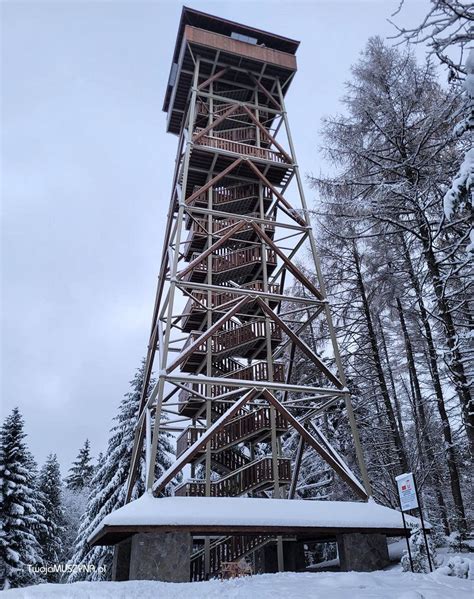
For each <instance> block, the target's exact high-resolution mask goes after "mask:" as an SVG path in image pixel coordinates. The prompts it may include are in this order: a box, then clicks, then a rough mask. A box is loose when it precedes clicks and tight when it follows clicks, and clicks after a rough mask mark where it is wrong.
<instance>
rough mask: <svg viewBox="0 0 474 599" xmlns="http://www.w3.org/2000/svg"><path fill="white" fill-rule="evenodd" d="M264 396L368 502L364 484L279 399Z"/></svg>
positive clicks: (265, 390)
mask: <svg viewBox="0 0 474 599" xmlns="http://www.w3.org/2000/svg"><path fill="white" fill-rule="evenodd" d="M262 395H263V396H264V397H265V399H266V400H267V401H268V402H269V403H270V404H271V405H272V406H274V407H275V409H276V410H277V411H278V412H279V413H280V414H281V415H282V416H283V418H284V419H285V420H287V421H288V422H289V424H290V425H291V426H292V427H293V428H294V429H295V430H296V431H297V432H298V433H299V434H300V435H301V437H302V438H303V439H304V441H305V443H306V444H307V445H309V446H311V447H312V448H313V449H315V450H316V451H317V452H318V453H319V455H320V456H321V457H322V458H323V460H324V461H325V462H327V463H328V464H329V466H331V468H332V469H333V470H334V471H335V472H336V473H337V474H338V475H339V476H340V477H341V478H342V480H343V481H344V482H345V483H346V484H347V485H348V486H349V487H350V488H351V489H352V490H353V491H355V493H357V495H358V496H359V497H361V498H362V499H365V500H367V499H368V495H367V493H366V492H365V489H364V487H363V486H362V484H361V483H360V482H359V481H358V480H357V478H356V477H355V475H354V474H353V473H352V472H351V470H350V469H349V467H348V466H346V467H345V468H343V467H342V466H341V464H340V463H339V461H337V460H335V459H334V457H333V456H332V455H331V454H330V453H329V452H328V451H327V449H326V448H325V447H323V445H321V443H319V441H318V440H317V439H316V438H315V437H314V436H313V435H312V434H311V433H310V432H309V431H308V430H307V429H306V428H305V427H304V426H303V425H302V424H301V423H300V422H299V421H298V420H297V419H296V418H295V417H294V416H293V415H292V414H290V412H289V411H288V410H287V409H286V408H285V407H284V406H283V405H282V404H281V403H280V402H279V401H278V399H277V398H276V397H275V396H274V395H273V394H272V393H270V391H268V389H264V390H263V392H262Z"/></svg>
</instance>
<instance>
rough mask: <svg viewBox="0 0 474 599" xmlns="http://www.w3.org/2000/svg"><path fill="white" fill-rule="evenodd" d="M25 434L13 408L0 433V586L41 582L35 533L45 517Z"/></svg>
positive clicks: (39, 556)
mask: <svg viewBox="0 0 474 599" xmlns="http://www.w3.org/2000/svg"><path fill="white" fill-rule="evenodd" d="M25 437H26V433H25V432H24V421H23V417H22V415H21V414H20V411H19V410H18V408H14V409H13V411H12V413H11V414H10V415H9V416H7V418H6V419H5V421H4V424H3V426H2V430H1V433H0V515H1V517H0V587H1V588H3V589H7V588H10V587H19V586H26V585H30V584H35V583H37V582H41V578H40V576H38V574H37V573H36V572H35V571H34V568H37V567H38V566H40V565H41V564H42V561H43V560H42V555H41V554H42V552H41V547H40V544H39V543H38V538H37V534H38V531H41V530H42V529H43V528H44V525H43V523H44V520H43V517H42V515H41V510H42V505H41V503H40V502H39V500H38V498H37V495H36V488H35V479H34V475H35V464H34V461H33V458H32V456H31V454H30V453H29V451H28V449H27V447H26V444H25V441H24V438H25ZM32 568H33V569H32Z"/></svg>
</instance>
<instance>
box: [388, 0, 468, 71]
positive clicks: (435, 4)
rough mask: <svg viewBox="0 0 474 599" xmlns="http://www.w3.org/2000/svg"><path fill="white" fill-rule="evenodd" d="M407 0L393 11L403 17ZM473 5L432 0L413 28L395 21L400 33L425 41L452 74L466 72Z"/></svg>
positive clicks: (411, 40)
mask: <svg viewBox="0 0 474 599" xmlns="http://www.w3.org/2000/svg"><path fill="white" fill-rule="evenodd" d="M405 6H406V5H405V0H401V2H400V5H399V7H398V10H397V11H396V13H395V14H394V15H393V16H394V17H395V16H397V20H398V19H400V21H401V20H402V18H403V15H404V11H403V8H404V7H405ZM473 22H474V7H473V5H472V3H469V2H466V1H465V0H430V3H429V6H428V11H427V13H426V15H425V17H424V18H423V20H422V22H421V23H419V25H417V26H415V27H411V28H406V27H403V26H402V25H398V24H396V23H394V25H395V27H396V28H397V30H398V33H399V36H400V37H402V38H404V39H405V40H406V41H407V42H409V43H412V44H426V45H427V46H428V49H429V52H430V54H433V55H435V56H436V57H437V58H438V59H439V61H440V62H441V63H442V64H444V65H446V66H447V67H448V69H449V78H450V79H451V80H452V79H455V78H457V77H462V75H463V74H465V70H464V68H463V64H464V61H465V58H466V56H467V54H468V52H469V47H470V45H471V43H472V41H473V40H474V31H473V26H472V23H473Z"/></svg>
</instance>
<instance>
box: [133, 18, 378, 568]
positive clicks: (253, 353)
mask: <svg viewBox="0 0 474 599" xmlns="http://www.w3.org/2000/svg"><path fill="white" fill-rule="evenodd" d="M298 44H299V43H298V42H296V41H294V40H291V39H287V38H285V37H281V36H278V35H275V34H272V33H267V32H264V31H260V30H258V29H254V28H251V27H247V26H244V25H241V24H238V23H233V22H230V21H226V20H224V19H220V18H217V17H214V16H211V15H208V14H204V13H201V12H198V11H196V10H193V9H188V8H184V9H183V12H182V17H181V21H180V24H179V30H178V37H177V41H176V47H175V50H174V54H173V61H172V66H171V72H170V76H169V82H168V87H167V91H166V97H165V101H164V106H163V110H164V111H165V112H166V113H167V130H168V132H170V133H173V134H175V135H176V136H177V137H178V150H177V154H176V166H175V171H174V176H173V182H172V186H171V200H170V204H169V212H168V219H167V222H166V230H165V235H164V245H163V253H162V259H161V264H160V271H159V280H158V289H157V294H156V301H155V307H154V311H153V318H152V325H151V335H150V341H149V345H148V355H147V360H146V372H145V384H144V387H143V388H144V389H146V388H147V387H148V382H149V380H150V377H151V372H152V369H153V370H154V372H155V373H156V375H157V377H158V378H157V383H156V386H155V387H154V389H153V392H152V393H151V395H150V396H149V397H146V396H145V395H144V394H143V395H142V398H141V405H140V417H139V424H138V427H137V430H136V436H135V446H134V451H133V457H132V466H131V471H130V476H129V487H128V488H129V496H128V499H130V489H131V488H132V485H133V482H134V480H135V477H136V471H137V465H138V460H139V459H140V455H141V451H142V448H143V444H145V452H146V460H147V469H148V476H147V481H146V485H147V488H148V490H151V491H152V492H153V493H154V495H155V496H157V497H159V496H160V494H162V492H163V490H164V488H165V486H166V485H167V484H168V483H169V481H170V480H172V479H173V478H174V476H176V474H177V473H178V472H180V471H181V472H183V482H182V483H181V484H180V485H179V486H178V487H177V488H176V490H175V494H176V495H177V496H184V497H190V496H198V497H216V498H221V497H222V498H223V497H242V496H247V497H253V498H258V497H260V498H263V497H266V498H268V501H271V500H272V498H280V499H288V500H291V499H292V498H293V497H294V495H295V489H296V486H297V481H298V472H299V469H300V464H301V459H302V455H303V452H304V451H305V450H307V451H310V450H316V452H317V453H318V454H319V456H320V457H321V458H322V459H323V460H325V461H326V462H327V464H328V465H329V467H330V468H332V469H333V470H334V471H335V472H336V474H338V475H339V476H340V477H341V478H342V480H343V481H345V483H347V485H348V486H349V487H350V488H351V489H352V491H353V492H354V494H355V495H356V496H358V497H359V498H361V499H363V500H366V499H367V498H368V497H369V496H370V486H369V482H368V479H367V473H366V468H365V465H364V458H363V455H362V450H361V447H360V443H359V437H358V432H357V426H356V422H355V419H354V414H353V410H352V405H351V399H350V396H349V393H348V391H347V388H346V382H345V378H344V373H343V370H342V366H341V360H340V356H339V351H338V346H337V341H336V338H335V335H334V329H333V325H332V321H331V313H330V308H329V305H328V302H327V300H326V295H325V288H324V282H323V279H322V276H321V268H320V263H319V258H318V253H317V249H316V244H315V240H314V237H313V233H312V230H311V224H310V219H309V215H308V211H307V206H306V202H305V198H304V190H303V184H302V181H301V176H300V173H299V171H298V164H297V160H296V155H295V149H294V146H293V142H292V137H291V131H290V126H289V120H288V115H287V113H286V109H285V95H286V94H287V92H288V90H289V87H290V83H291V82H292V80H293V77H294V75H295V73H296V57H295V53H296V50H297V48H298ZM308 256H311V259H312V262H313V264H311V267H310V269H309V270H311V269H312V270H314V272H315V273H316V277H315V278H313V279H312V280H309V279H308V278H307V276H306V275H305V274H304V273H303V272H302V271H301V270H300V269H299V268H298V264H299V261H300V260H303V261H305V262H306V263H307V262H308ZM295 283H298V285H299V288H300V289H301V290H302V292H301V293H298V294H297V295H293V294H292V293H290V292H288V291H287V290H288V289H290V288H292V287H294V284H295ZM319 319H323V320H324V321H325V325H326V326H325V327H323V328H320V329H318V330H325V331H327V332H328V333H327V334H328V338H327V347H328V348H329V351H330V353H331V354H332V356H333V363H334V368H331V367H329V366H328V363H327V361H325V360H323V359H322V358H321V356H320V355H318V353H317V352H316V351H315V349H314V346H311V347H310V345H311V344H307V343H305V341H304V340H303V339H305V338H306V339H307V338H308V335H307V334H305V333H306V332H307V331H308V328H309V327H311V325H313V324H314V323H316V322H317V321H318V320H319ZM295 353H296V355H300V356H304V358H305V359H306V360H308V361H310V362H312V363H313V364H314V367H315V368H316V369H317V370H318V371H319V373H320V380H323V381H324V384H323V385H318V386H314V385H311V384H306V383H301V382H299V381H298V380H294V378H293V375H294V368H293V359H294V357H295ZM143 393H144V392H143ZM341 401H342V402H345V409H346V413H347V417H348V420H349V423H350V427H351V431H352V436H353V442H354V446H355V451H356V455H357V458H358V466H359V470H360V474H361V477H362V482H359V480H358V479H357V478H356V476H355V475H354V474H353V473H352V472H351V471H350V469H349V468H348V466H347V465H346V464H345V463H344V461H343V460H342V458H341V457H340V456H339V455H338V453H337V452H336V451H335V450H334V449H333V448H332V447H331V445H330V443H329V441H328V440H327V438H326V437H325V436H324V435H323V433H322V432H321V430H320V429H319V428H318V422H319V419H320V418H321V416H322V415H323V413H324V411H325V410H326V409H328V408H329V407H330V406H333V405H334V404H335V403H336V402H341ZM291 428H293V429H295V431H296V433H297V434H298V435H299V444H298V446H297V450H296V453H295V455H286V454H284V453H283V452H282V443H281V439H282V436H283V435H285V434H286V433H288V431H289V430H290V429H291ZM162 431H171V432H173V434H175V435H176V462H175V464H174V465H173V466H172V468H170V469H169V471H168V472H166V473H164V475H163V476H162V477H161V478H160V479H159V480H155V478H154V472H155V458H156V449H157V442H158V437H159V435H160V433H161V432H162ZM263 443H264V444H265V445H262V444H263ZM262 448H264V449H262ZM196 505H198V503H197V502H196ZM196 509H198V508H196ZM291 509H295V510H298V502H296V501H294V502H291V503H290V502H288V510H291ZM268 543H273V546H274V547H275V546H277V549H278V550H277V554H278V566H279V568H280V569H283V567H284V566H283V562H284V549H285V547H284V546H285V538H284V537H283V535H273V536H271V535H270V536H269V535H268V534H267V535H265V534H249V533H247V534H239V535H236V534H226V532H225V531H224V532H221V533H220V535H214V536H207V537H205V538H204V537H197V536H195V537H194V547H193V552H192V555H191V578H192V579H194V580H199V579H203V578H205V577H208V576H212V575H214V574H215V573H216V572H218V571H219V569H220V566H221V563H222V562H223V561H232V560H236V559H239V558H240V557H242V556H247V555H249V554H251V553H252V552H254V551H255V550H257V549H259V548H261V547H263V546H264V545H265V544H268Z"/></svg>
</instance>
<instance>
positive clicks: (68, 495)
mask: <svg viewBox="0 0 474 599" xmlns="http://www.w3.org/2000/svg"><path fill="white" fill-rule="evenodd" d="M89 494H90V488H89V487H84V488H83V489H79V490H77V491H76V490H71V489H68V488H67V487H65V488H64V489H63V492H62V506H63V510H64V534H63V553H62V556H61V560H60V561H61V563H66V562H68V561H69V560H70V559H71V558H72V556H73V554H74V543H75V541H76V538H77V532H78V530H79V526H80V524H81V521H82V518H83V516H84V514H85V511H86V508H87V501H88V497H89Z"/></svg>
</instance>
